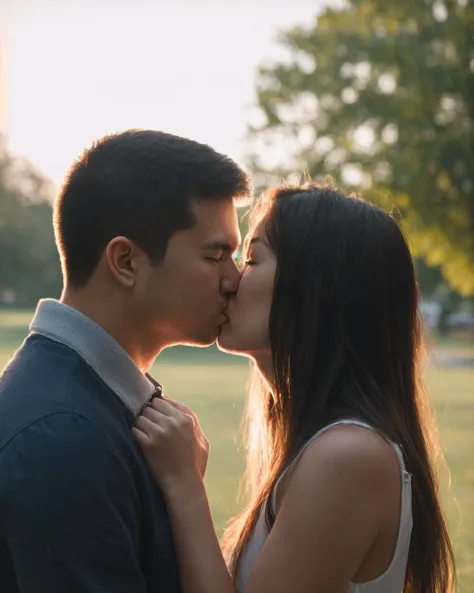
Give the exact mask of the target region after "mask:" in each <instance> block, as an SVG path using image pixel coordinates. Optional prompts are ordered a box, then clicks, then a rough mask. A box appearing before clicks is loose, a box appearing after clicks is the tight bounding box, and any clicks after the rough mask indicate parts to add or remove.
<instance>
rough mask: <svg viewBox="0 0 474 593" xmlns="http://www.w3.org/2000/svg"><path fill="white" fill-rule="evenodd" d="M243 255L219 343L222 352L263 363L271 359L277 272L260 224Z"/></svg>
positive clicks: (262, 226)
mask: <svg viewBox="0 0 474 593" xmlns="http://www.w3.org/2000/svg"><path fill="white" fill-rule="evenodd" d="M244 255H245V265H244V269H243V272H242V277H241V280H240V284H239V288H238V291H237V293H236V294H235V295H234V296H233V297H231V298H230V300H229V304H228V307H227V311H226V314H227V317H228V322H227V323H225V324H224V325H222V326H221V329H220V334H219V338H218V344H219V347H220V349H221V350H225V351H227V352H232V353H234V354H243V355H246V356H249V357H251V358H253V359H255V360H257V361H263V360H264V359H267V358H269V357H270V356H271V351H270V338H269V322H270V308H271V304H272V297H273V285H274V281H275V271H276V258H275V255H274V254H273V252H272V251H271V249H270V246H269V244H268V241H267V238H266V234H265V230H264V225H263V223H260V224H259V225H258V226H257V227H256V229H255V232H254V233H253V235H252V237H251V239H250V242H249V244H248V249H247V253H246V254H244Z"/></svg>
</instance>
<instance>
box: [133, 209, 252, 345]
mask: <svg viewBox="0 0 474 593" xmlns="http://www.w3.org/2000/svg"><path fill="white" fill-rule="evenodd" d="M190 208H191V211H192V213H193V215H194V217H195V220H196V223H195V225H194V226H193V227H192V228H190V229H187V230H184V231H178V232H177V233H175V234H174V235H173V236H172V237H171V239H170V241H169V243H168V249H167V251H166V254H165V258H164V260H163V261H162V262H161V263H160V264H158V265H150V266H149V269H148V270H147V274H146V275H145V276H142V281H141V283H140V284H141V286H140V288H139V292H138V295H137V296H138V298H139V309H140V310H139V311H138V315H139V316H140V318H141V319H140V321H141V323H142V324H144V325H143V327H144V329H145V326H148V327H146V331H147V332H148V331H150V336H149V337H150V338H151V339H152V340H153V341H156V342H157V345H158V344H160V343H161V347H160V349H161V348H163V347H167V346H170V345H173V344H192V345H202V346H207V345H210V344H212V343H213V342H214V341H215V340H216V338H217V335H218V333H219V328H220V326H221V325H222V324H223V323H224V322H225V321H226V316H225V314H224V310H225V308H226V307H227V300H228V297H229V295H230V294H233V293H234V292H235V291H236V290H237V287H238V284H239V280H240V273H239V271H238V269H237V267H236V265H235V263H234V260H233V259H232V254H233V252H234V251H235V250H236V249H237V247H238V245H239V243H240V233H239V227H238V222H237V212H236V209H235V206H234V204H233V202H232V200H231V199H222V200H201V201H194V200H193V201H192V202H191V204H190Z"/></svg>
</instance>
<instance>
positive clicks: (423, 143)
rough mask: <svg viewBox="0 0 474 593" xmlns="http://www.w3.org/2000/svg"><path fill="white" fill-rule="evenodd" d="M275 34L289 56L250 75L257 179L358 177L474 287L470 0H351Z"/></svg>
mask: <svg viewBox="0 0 474 593" xmlns="http://www.w3.org/2000/svg"><path fill="white" fill-rule="evenodd" d="M280 41H281V44H282V46H284V47H285V48H286V49H287V50H288V51H287V53H288V59H287V60H283V61H281V62H280V63H276V64H270V65H266V66H262V67H261V68H260V69H259V72H258V77H257V100H258V106H259V108H260V110H259V111H260V115H263V117H261V118H260V119H261V123H260V125H255V126H253V127H251V129H250V134H249V141H250V142H249V146H250V158H251V162H252V165H253V168H254V170H255V171H256V172H257V173H260V176H259V177H257V185H258V183H259V181H258V180H260V182H261V183H264V184H266V183H268V181H269V179H268V176H269V171H270V170H273V171H275V170H277V172H278V173H279V174H280V175H281V176H286V175H287V174H288V172H290V171H298V172H307V173H309V175H310V177H311V178H312V179H319V180H321V179H324V178H326V177H327V176H328V175H329V176H331V177H332V178H333V179H335V180H336V182H337V183H338V184H339V183H343V184H344V185H351V184H353V185H356V186H358V189H362V190H363V192H364V194H365V195H366V196H367V197H368V198H369V199H372V200H374V201H376V202H378V203H379V204H381V205H382V206H384V207H386V208H387V209H390V210H395V211H396V212H397V213H400V214H401V217H402V220H403V225H404V228H405V230H406V232H407V234H408V237H409V240H410V243H411V246H412V249H413V253H414V254H415V255H416V256H419V257H422V258H423V259H424V260H425V261H426V262H427V263H428V264H429V265H430V266H440V268H441V270H442V273H443V275H444V276H445V278H446V279H447V280H448V281H449V283H450V284H451V286H452V287H453V288H454V289H456V290H457V291H458V292H460V293H461V294H463V295H472V294H474V165H473V164H474V1H473V0H436V1H433V0H399V1H398V2H393V3H392V2H387V1H386V0H349V1H347V2H345V3H344V5H343V7H341V8H337V9H335V8H327V9H326V10H325V11H324V12H322V13H321V14H320V16H318V17H317V18H316V19H315V20H314V21H313V23H312V24H311V25H310V26H307V27H296V28H294V29H292V30H289V31H287V32H285V33H283V34H282V35H281V39H280ZM278 145H279V146H280V147H281V148H280V149H279V152H280V154H281V153H285V157H284V158H283V159H280V161H278V157H277V160H276V162H277V163H278V164H279V166H277V168H276V169H275V162H274V163H272V165H271V166H269V164H268V160H267V161H265V155H266V154H268V150H269V149H270V151H273V152H275V146H278Z"/></svg>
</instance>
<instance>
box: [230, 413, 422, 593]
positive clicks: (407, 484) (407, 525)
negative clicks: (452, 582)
mask: <svg viewBox="0 0 474 593" xmlns="http://www.w3.org/2000/svg"><path fill="white" fill-rule="evenodd" d="M339 424H356V425H357V426H362V427H364V428H368V429H370V430H376V429H375V428H374V427H372V426H370V425H369V424H366V423H365V422H361V421H359V420H339V421H338V422H334V423H332V424H330V425H328V426H325V427H324V428H323V429H321V430H320V431H318V432H317V433H316V434H315V435H314V436H313V437H312V438H311V439H310V440H309V441H308V442H307V443H306V444H305V445H304V446H303V447H302V448H301V450H300V451H299V452H298V454H297V455H296V457H295V459H294V460H293V461H292V463H294V462H295V461H296V460H297V459H299V457H300V456H301V454H302V453H303V451H304V450H305V449H306V447H307V446H308V445H309V444H310V443H311V442H312V441H313V440H314V439H315V438H316V437H318V436H319V435H320V434H322V433H323V432H325V431H326V430H328V429H329V428H332V427H333V426H337V425H339ZM376 432H378V433H379V434H381V436H382V437H383V438H384V439H385V440H386V441H387V442H388V443H389V444H390V445H391V447H392V448H393V450H394V451H395V454H396V456H397V459H398V462H399V465H400V473H401V477H402V480H401V483H402V492H401V507H400V524H399V527H398V537H397V543H396V546H395V551H394V554H393V557H392V561H391V562H390V565H389V567H388V568H387V570H386V571H385V572H383V573H382V574H381V575H380V576H378V577H377V578H375V579H373V580H371V581H367V582H365V583H351V584H350V585H349V588H348V590H347V593H400V592H401V591H402V590H403V585H404V583H405V572H406V567H407V560H408V550H409V547H410V537H411V531H412V527H413V517H412V494H411V475H410V474H409V473H408V472H407V471H406V469H405V462H404V460H403V454H402V451H401V449H400V447H399V446H398V445H396V444H395V443H393V442H392V441H391V440H390V439H388V438H387V437H386V436H385V435H383V434H382V433H380V431H378V430H376ZM290 465H291V464H290ZM287 469H288V468H287ZM285 471H286V470H285ZM284 473H285V472H283V474H282V475H281V476H280V478H279V479H278V481H277V483H276V484H275V487H274V488H273V491H272V494H271V495H270V496H269V497H268V498H267V500H266V501H265V503H264V504H263V505H262V509H261V511H260V515H259V517H258V519H257V522H256V524H255V527H254V530H253V532H252V534H251V536H250V539H249V542H248V544H247V546H246V547H245V549H244V550H243V552H242V556H241V559H240V562H239V566H238V570H237V578H236V588H237V591H238V593H242V592H243V590H244V588H245V584H246V583H247V580H248V578H249V576H250V573H251V571H252V568H253V566H254V563H255V561H256V559H257V557H258V555H259V554H260V552H261V550H262V548H263V546H264V544H265V540H266V539H267V536H268V528H267V524H266V521H265V507H266V505H267V504H270V505H271V508H272V511H273V512H274V513H275V492H276V489H277V487H278V484H279V482H280V480H281V478H282V477H283V475H284Z"/></svg>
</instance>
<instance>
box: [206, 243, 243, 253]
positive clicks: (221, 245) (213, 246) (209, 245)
mask: <svg viewBox="0 0 474 593" xmlns="http://www.w3.org/2000/svg"><path fill="white" fill-rule="evenodd" d="M201 247H202V248H203V249H222V250H223V251H235V249H236V247H234V246H232V245H231V244H230V243H227V242H226V241H207V242H206V243H203V244H202V245H201Z"/></svg>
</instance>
